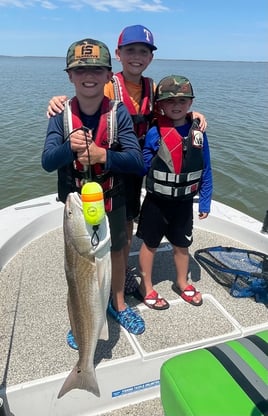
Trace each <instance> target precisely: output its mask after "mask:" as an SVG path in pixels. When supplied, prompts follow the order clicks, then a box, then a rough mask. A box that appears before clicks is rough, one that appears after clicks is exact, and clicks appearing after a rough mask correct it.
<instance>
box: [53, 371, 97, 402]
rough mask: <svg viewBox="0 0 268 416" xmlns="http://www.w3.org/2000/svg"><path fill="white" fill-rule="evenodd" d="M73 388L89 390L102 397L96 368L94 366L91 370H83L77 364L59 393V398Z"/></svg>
mask: <svg viewBox="0 0 268 416" xmlns="http://www.w3.org/2000/svg"><path fill="white" fill-rule="evenodd" d="M73 389H80V390H87V391H89V392H90V393H93V394H95V396H97V397H100V390H99V386H98V382H97V379H96V374H95V369H94V368H92V370H90V371H83V370H79V369H78V367H77V366H75V367H74V368H73V370H72V371H71V372H70V374H69V375H68V377H67V378H66V380H65V381H64V383H63V386H62V388H61V389H60V392H59V394H58V399H60V398H61V397H62V396H64V394H66V393H68V392H69V391H71V390H73Z"/></svg>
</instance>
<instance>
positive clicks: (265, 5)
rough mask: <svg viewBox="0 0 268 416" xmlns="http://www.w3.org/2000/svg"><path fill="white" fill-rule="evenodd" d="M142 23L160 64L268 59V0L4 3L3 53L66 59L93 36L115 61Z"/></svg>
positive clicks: (0, 9) (0, 6) (0, 10)
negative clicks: (125, 35) (126, 37)
mask: <svg viewBox="0 0 268 416" xmlns="http://www.w3.org/2000/svg"><path fill="white" fill-rule="evenodd" d="M136 24H141V25H143V26H146V27H147V28H149V29H150V30H151V31H152V33H153V35H154V41H155V45H156V46H157V51H155V53H154V57H155V59H183V60H217V61H268V1H267V0H255V1H252V0H202V1H201V0H191V1H189V0H162V1H161V0H152V1H149V0H25V1H23V0H0V55H8V56H58V57H65V56H66V53H67V49H68V47H69V46H70V45H71V44H72V43H73V42H75V41H77V40H80V39H84V38H93V39H97V40H101V41H103V42H105V43H106V44H107V46H108V47H109V49H110V51H111V55H112V57H114V50H115V48H116V46H117V40H118V36H119V34H120V32H121V31H122V29H123V28H124V27H126V26H130V25H136Z"/></svg>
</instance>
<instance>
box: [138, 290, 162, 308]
mask: <svg viewBox="0 0 268 416" xmlns="http://www.w3.org/2000/svg"><path fill="white" fill-rule="evenodd" d="M133 295H134V296H135V298H136V299H138V300H140V301H141V302H143V303H144V305H146V306H148V308H150V309H156V310H158V311H161V310H164V309H168V308H169V303H168V301H167V300H166V299H164V298H162V297H161V296H160V295H159V293H157V292H156V290H152V291H151V292H150V293H149V294H148V295H147V296H145V297H143V296H142V295H141V293H140V291H139V290H138V289H137V290H136V291H135V292H134V293H133ZM162 302H164V304H163V305H162V304H161V303H162ZM159 303H160V305H159ZM158 305H159V306H158Z"/></svg>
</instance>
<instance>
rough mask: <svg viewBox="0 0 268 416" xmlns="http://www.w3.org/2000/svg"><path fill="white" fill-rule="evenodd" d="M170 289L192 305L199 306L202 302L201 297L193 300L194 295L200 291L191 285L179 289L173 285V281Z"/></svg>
mask: <svg viewBox="0 0 268 416" xmlns="http://www.w3.org/2000/svg"><path fill="white" fill-rule="evenodd" d="M172 289H173V290H174V292H176V293H177V294H178V295H180V297H181V298H182V299H183V300H184V301H185V302H188V303H190V304H191V305H194V306H201V305H202V303H203V299H201V300H200V301H199V302H195V301H194V297H195V296H196V295H197V294H198V293H200V292H198V291H197V290H196V288H195V287H194V286H193V285H188V286H186V288H185V289H184V290H180V288H178V286H176V285H175V283H174V284H173V285H172Z"/></svg>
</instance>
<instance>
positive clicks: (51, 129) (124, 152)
mask: <svg viewBox="0 0 268 416" xmlns="http://www.w3.org/2000/svg"><path fill="white" fill-rule="evenodd" d="M116 114H117V133H118V136H117V141H118V144H119V146H120V148H119V151H115V150H112V149H107V159H106V163H105V165H104V169H105V170H109V171H111V172H114V173H121V174H124V173H132V174H136V175H142V174H143V171H144V164H143V158H142V152H141V149H140V145H139V143H138V140H137V137H136V135H135V133H134V130H133V125H132V120H131V118H130V115H129V113H128V111H127V108H126V107H125V105H124V104H123V103H119V104H118V107H117V112H116ZM99 119H100V111H98V112H97V113H96V114H94V115H92V116H88V115H86V114H83V113H81V120H82V122H83V124H84V126H85V127H88V128H89V129H93V130H94V129H96V128H97V126H98V123H99ZM75 159H76V153H75V152H73V151H72V149H71V146H70V141H69V140H65V138H64V127H63V113H61V114H57V115H56V116H55V117H52V118H50V119H49V123H48V129H47V136H46V140H45V145H44V150H43V153H42V167H43V168H44V169H45V170H46V171H48V172H52V171H55V170H57V169H60V168H62V167H64V166H66V165H69V164H72V163H73V161H74V160H75Z"/></svg>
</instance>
